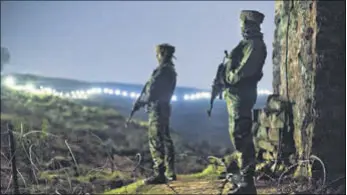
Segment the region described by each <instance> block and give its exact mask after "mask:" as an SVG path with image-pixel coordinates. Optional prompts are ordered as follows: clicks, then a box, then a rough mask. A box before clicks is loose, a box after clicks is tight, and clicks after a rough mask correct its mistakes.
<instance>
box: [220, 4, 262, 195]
mask: <svg viewBox="0 0 347 195" xmlns="http://www.w3.org/2000/svg"><path fill="white" fill-rule="evenodd" d="M240 19H241V31H242V36H243V39H242V40H241V41H240V42H239V44H238V45H237V46H236V47H235V48H234V49H233V50H232V51H231V53H230V54H229V55H228V61H227V62H226V64H225V74H224V79H223V80H224V86H225V90H224V91H225V99H226V104H227V107H228V113H229V133H230V137H231V142H232V144H233V145H234V148H235V149H236V151H235V153H234V154H240V155H233V156H236V157H237V162H238V163H236V164H237V165H236V164H235V163H231V162H230V163H229V165H228V170H227V171H228V172H232V173H233V174H234V175H239V176H240V177H237V178H241V179H240V183H242V184H243V185H241V187H240V188H239V189H238V190H237V191H236V192H234V193H235V194H256V193H257V191H256V188H255V184H254V178H253V177H254V170H255V165H254V161H255V151H254V144H253V141H252V140H253V138H252V133H251V128H252V108H253V106H254V104H255V102H256V100H257V84H258V82H259V80H260V79H261V78H262V76H263V73H262V68H263V65H264V63H265V59H266V56H267V52H266V45H265V43H264V40H263V34H262V33H261V32H260V25H261V23H262V22H263V20H264V15H263V14H262V13H260V12H258V11H251V10H243V11H241V15H240Z"/></svg>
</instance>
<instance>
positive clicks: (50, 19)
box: [1, 1, 275, 90]
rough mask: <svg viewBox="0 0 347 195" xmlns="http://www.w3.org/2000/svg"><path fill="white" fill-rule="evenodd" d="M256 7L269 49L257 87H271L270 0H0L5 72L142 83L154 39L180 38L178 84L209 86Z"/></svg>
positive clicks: (175, 42) (151, 60) (152, 57)
mask: <svg viewBox="0 0 347 195" xmlns="http://www.w3.org/2000/svg"><path fill="white" fill-rule="evenodd" d="M242 9H256V10H259V11H261V12H263V13H264V14H265V15H266V17H265V21H264V23H263V25H262V31H263V32H264V39H265V42H266V44H267V49H268V56H267V60H266V64H265V67H264V77H263V79H262V81H261V82H260V83H259V89H268V90H272V84H271V82H272V65H271V64H272V59H271V58H272V40H273V32H274V28H275V26H274V12H275V11H274V2H273V1H254V2H252V1H221V2H214V1H210V2H209V1H201V2H183V1H171V2H163V1H162V2H160V1H151V2H131V1H130V2H124V1H123V2H122V1H103V2H99V1H88V2H83V1H72V2H69V1H62V2H58V1H55V2H54V1H48V2H44V1H37V2H35V1H28V2H24V1H23V2H19V1H7V2H4V1H1V45H2V46H5V47H7V48H9V50H10V52H11V62H10V64H9V65H8V66H7V67H6V68H5V72H7V73H9V72H21V73H37V74H42V75H46V76H54V77H65V78H75V79H80V80H88V81H120V82H129V83H144V82H145V81H146V80H147V78H148V76H149V75H150V73H151V72H152V70H153V69H154V68H155V66H156V64H157V62H156V60H155V53H154V46H155V45H156V44H158V43H163V42H168V43H171V44H173V45H175V46H176V50H177V52H176V57H177V60H176V62H175V64H176V67H177V72H178V74H179V77H178V85H180V86H189V87H198V88H209V87H210V85H211V82H212V79H213V77H214V75H215V71H216V69H217V65H218V64H219V63H220V61H221V59H222V57H223V50H224V49H228V50H231V49H232V48H233V47H234V46H236V44H237V43H238V41H239V40H240V39H241V33H240V24H239V14H240V11H241V10H242Z"/></svg>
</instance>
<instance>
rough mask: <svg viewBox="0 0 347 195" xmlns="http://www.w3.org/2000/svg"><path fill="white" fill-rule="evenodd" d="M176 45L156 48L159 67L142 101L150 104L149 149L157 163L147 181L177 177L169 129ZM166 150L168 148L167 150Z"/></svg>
mask: <svg viewBox="0 0 347 195" xmlns="http://www.w3.org/2000/svg"><path fill="white" fill-rule="evenodd" d="M174 53H175V47H174V46H171V45H169V44H160V45H158V46H157V47H156V57H157V60H158V63H159V66H158V67H157V68H156V69H155V70H154V71H153V73H152V75H151V78H150V79H149V80H148V82H147V83H146V86H145V90H144V95H145V96H144V98H143V99H142V100H141V101H142V102H143V103H146V104H147V109H148V114H149V115H148V118H149V130H148V138H149V150H150V152H151V155H152V158H153V163H154V166H153V168H154V175H153V176H151V177H149V178H147V179H145V181H144V182H145V184H161V183H166V181H167V180H169V181H172V180H176V174H175V170H174V161H175V158H174V155H175V154H174V146H173V142H172V139H171V136H170V132H169V121H170V115H171V105H170V101H171V97H172V95H173V92H174V90H175V87H176V77H177V74H176V70H175V66H174V64H173V62H172V58H173V57H174ZM165 149H166V151H165Z"/></svg>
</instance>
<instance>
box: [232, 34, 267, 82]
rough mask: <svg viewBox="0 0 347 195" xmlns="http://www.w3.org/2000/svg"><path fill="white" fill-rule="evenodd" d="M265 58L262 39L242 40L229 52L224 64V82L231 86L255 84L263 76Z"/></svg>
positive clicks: (265, 53) (264, 47)
mask: <svg viewBox="0 0 347 195" xmlns="http://www.w3.org/2000/svg"><path fill="white" fill-rule="evenodd" d="M266 56H267V52H266V46H265V43H264V41H263V39H262V38H253V39H243V40H242V41H240V43H239V44H238V45H237V46H236V47H235V48H234V49H233V50H232V51H231V53H230V55H229V59H228V61H227V62H226V69H225V82H226V83H227V84H228V85H231V86H238V85H240V84H244V83H251V84H256V83H257V82H258V81H259V80H260V79H261V78H262V76H263V73H262V69H263V66H264V63H265V59H266Z"/></svg>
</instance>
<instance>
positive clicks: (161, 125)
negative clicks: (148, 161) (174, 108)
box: [148, 104, 175, 177]
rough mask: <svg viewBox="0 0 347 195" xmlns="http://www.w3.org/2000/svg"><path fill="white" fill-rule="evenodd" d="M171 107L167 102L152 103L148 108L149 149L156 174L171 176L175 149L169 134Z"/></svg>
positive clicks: (173, 170)
mask: <svg viewBox="0 0 347 195" xmlns="http://www.w3.org/2000/svg"><path fill="white" fill-rule="evenodd" d="M170 112H171V107H170V105H169V104H152V105H151V106H150V108H149V117H148V118H149V129H148V139H149V150H150V153H151V155H152V159H153V163H154V165H153V169H154V171H155V173H156V174H163V173H165V174H166V176H168V177H172V176H173V175H174V174H175V150H174V145H173V142H172V139H171V136H170V129H169V121H170Z"/></svg>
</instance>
